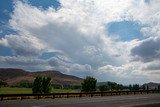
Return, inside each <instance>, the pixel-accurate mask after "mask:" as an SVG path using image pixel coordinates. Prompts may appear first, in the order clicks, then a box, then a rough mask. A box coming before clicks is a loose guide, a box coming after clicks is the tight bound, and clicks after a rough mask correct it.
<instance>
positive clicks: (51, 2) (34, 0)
mask: <svg viewBox="0 0 160 107" xmlns="http://www.w3.org/2000/svg"><path fill="white" fill-rule="evenodd" d="M27 1H28V3H29V4H31V5H32V6H36V7H42V8H43V9H47V8H48V7H53V8H55V9H56V10H57V9H58V8H59V7H60V2H59V1H58V0H27Z"/></svg>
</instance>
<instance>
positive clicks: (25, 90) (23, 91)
mask: <svg viewBox="0 0 160 107" xmlns="http://www.w3.org/2000/svg"><path fill="white" fill-rule="evenodd" d="M69 92H78V91H77V90H71V89H68V90H67V89H52V93H69ZM30 93H32V89H31V88H10V87H3V88H0V94H30Z"/></svg>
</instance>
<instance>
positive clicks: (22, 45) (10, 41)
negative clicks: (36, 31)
mask: <svg viewBox="0 0 160 107" xmlns="http://www.w3.org/2000/svg"><path fill="white" fill-rule="evenodd" d="M0 45H2V46H5V47H8V48H11V49H12V51H13V55H14V56H27V57H31V56H37V55H39V54H41V53H42V51H43V50H44V46H42V45H41V44H40V43H39V42H38V40H36V39H35V38H34V37H33V38H27V37H25V36H17V35H6V36H5V38H2V39H1V40H0Z"/></svg>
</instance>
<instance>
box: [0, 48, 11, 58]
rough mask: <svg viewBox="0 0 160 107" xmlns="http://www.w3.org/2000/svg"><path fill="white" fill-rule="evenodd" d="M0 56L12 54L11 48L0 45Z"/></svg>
mask: <svg viewBox="0 0 160 107" xmlns="http://www.w3.org/2000/svg"><path fill="white" fill-rule="evenodd" d="M0 56H12V49H10V48H7V47H4V46H0Z"/></svg>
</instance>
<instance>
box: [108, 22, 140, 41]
mask: <svg viewBox="0 0 160 107" xmlns="http://www.w3.org/2000/svg"><path fill="white" fill-rule="evenodd" d="M140 29H141V26H140V25H139V24H138V23H137V22H132V21H121V22H111V23H109V24H108V29H107V30H108V33H109V35H110V36H114V35H118V36H119V38H118V40H122V41H130V40H133V39H142V38H143V35H142V33H141V32H140Z"/></svg>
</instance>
